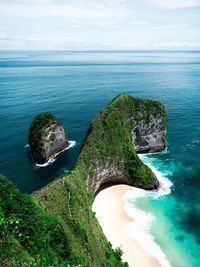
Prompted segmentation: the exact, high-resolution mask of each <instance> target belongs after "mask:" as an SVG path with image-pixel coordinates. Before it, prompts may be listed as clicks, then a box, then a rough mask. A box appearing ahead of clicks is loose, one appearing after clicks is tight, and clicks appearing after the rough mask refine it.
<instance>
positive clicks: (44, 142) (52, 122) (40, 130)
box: [29, 112, 69, 164]
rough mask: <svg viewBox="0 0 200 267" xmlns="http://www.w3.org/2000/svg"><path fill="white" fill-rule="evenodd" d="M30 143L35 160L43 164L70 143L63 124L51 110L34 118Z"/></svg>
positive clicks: (30, 132)
mask: <svg viewBox="0 0 200 267" xmlns="http://www.w3.org/2000/svg"><path fill="white" fill-rule="evenodd" d="M29 145H30V150H31V153H32V156H33V159H34V161H35V162H37V163H39V164H43V163H46V162H47V161H48V160H49V159H50V158H51V157H53V156H55V154H57V153H59V152H61V151H62V150H64V149H66V148H67V147H68V146H69V143H68V140H67V134H66V132H65V130H64V127H63V124H62V123H61V122H60V121H59V120H58V119H57V118H56V117H55V116H54V115H53V114H52V113H51V112H42V113H40V114H38V115H37V116H36V117H35V118H34V119H33V120H32V123H31V126H30V131H29Z"/></svg>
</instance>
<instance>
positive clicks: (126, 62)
mask: <svg viewBox="0 0 200 267" xmlns="http://www.w3.org/2000/svg"><path fill="white" fill-rule="evenodd" d="M121 92H126V93H128V94H130V95H132V96H137V97H142V98H148V99H157V100H160V101H162V103H163V104H164V105H165V108H166V111H167V114H168V129H167V152H166V153H161V154H153V155H148V156H146V155H145V156H143V157H142V160H143V161H144V162H146V163H147V164H150V166H151V167H153V168H155V169H156V170H157V171H159V173H160V175H161V176H164V177H165V178H167V179H168V180H169V181H171V183H172V186H171V187H170V189H169V190H170V191H169V192H168V194H163V195H162V196H160V197H155V195H153V194H146V195H144V196H143V197H140V198H138V199H137V200H135V199H132V201H131V199H130V206H131V205H134V206H136V207H137V208H138V209H139V210H140V211H143V214H146V216H150V217H151V218H152V219H151V227H150V228H149V230H148V231H149V237H151V238H153V242H154V243H156V244H157V245H158V247H159V249H160V250H161V251H162V252H163V253H164V255H165V257H166V259H167V261H168V262H169V263H170V265H171V266H173V267H199V266H200V52H198V51H188V52H187V51H171V52H169V51H126V52H121V51H115V52H109V51H104V52H98V51H87V52H84V51H80V52H69V51H68V52H67V51H59V52H58V51H48V52H47V51H46V52H39V51H18V52H17V51H13V52H10V51H1V52H0V173H1V174H3V175H5V176H7V177H8V178H9V179H10V180H11V181H13V183H14V184H16V185H17V187H18V188H20V189H21V190H22V191H24V192H27V193H31V192H33V191H34V190H37V189H39V188H41V187H43V186H45V185H46V184H48V183H49V182H51V181H52V180H53V179H55V177H57V176H60V175H63V174H64V173H66V172H68V171H70V170H71V169H72V168H73V165H74V163H75V161H76V158H77V156H78V153H79V150H80V147H81V144H82V142H83V139H84V137H85V134H86V131H87V128H88V126H89V123H90V121H91V120H92V118H94V116H95V115H96V114H97V112H99V111H100V110H101V109H102V108H103V107H104V105H105V104H107V103H108V101H110V100H111V99H112V98H113V97H114V96H116V95H117V94H119V93H121ZM41 111H51V112H53V113H54V114H55V115H56V116H57V117H58V118H59V119H60V120H61V121H62V122H63V123H64V125H65V129H66V131H67V132H68V136H69V140H72V141H76V145H75V146H73V147H72V148H71V149H69V150H66V151H65V152H63V153H62V154H60V155H59V156H57V158H56V160H55V161H54V162H53V163H52V164H50V165H48V166H46V167H38V166H35V164H34V163H33V162H32V160H31V157H30V154H29V151H28V148H27V142H28V132H29V126H30V123H31V120H32V118H33V117H34V116H35V115H36V114H37V113H38V112H41ZM130 231H131V229H130ZM147 242H148V240H147ZM150 246H151V245H150ZM148 249H149V248H148ZM152 250H153V248H152ZM160 250H159V251H157V250H155V251H156V252H155V253H160ZM160 257H161V258H162V259H163V257H164V256H163V254H161V256H160ZM161 261H162V260H161ZM163 264H164V263H163ZM163 266H165V265H163ZM166 266H167V265H166Z"/></svg>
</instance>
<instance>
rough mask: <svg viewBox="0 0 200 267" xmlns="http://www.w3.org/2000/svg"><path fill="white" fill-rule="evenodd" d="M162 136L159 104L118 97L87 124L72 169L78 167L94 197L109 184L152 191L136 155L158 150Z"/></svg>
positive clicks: (155, 184) (149, 177) (149, 174)
mask: <svg viewBox="0 0 200 267" xmlns="http://www.w3.org/2000/svg"><path fill="white" fill-rule="evenodd" d="M165 136H166V114H165V111H164V107H163V106H162V104H161V103H160V102H158V101H152V100H142V99H139V98H134V97H131V96H128V95H126V94H121V95H119V96H117V97H116V98H114V99H113V100H112V101H111V102H110V103H109V104H108V105H107V106H106V107H105V108H104V109H103V110H102V111H101V112H100V113H99V114H98V115H97V116H96V118H95V119H94V120H93V122H92V123H91V125H90V128H89V130H88V133H87V137H86V139H85V142H84V145H83V147H82V150H81V153H80V156H79V158H78V161H77V164H76V167H77V168H78V167H79V166H81V168H82V171H83V172H84V178H85V183H86V185H87V188H88V189H92V191H93V192H94V194H96V193H98V192H99V191H100V190H101V189H103V188H105V187H107V186H110V185H112V184H128V185H131V186H136V187H140V188H144V189H149V190H152V189H156V188H158V181H157V179H156V177H155V176H154V174H153V173H152V172H151V170H150V169H149V168H148V167H147V166H145V165H144V164H143V163H142V162H141V161H140V159H139V158H138V156H137V154H136V152H158V151H162V150H163V149H164V148H165V142H166V138H165ZM88 170H89V172H88ZM75 171H76V168H75Z"/></svg>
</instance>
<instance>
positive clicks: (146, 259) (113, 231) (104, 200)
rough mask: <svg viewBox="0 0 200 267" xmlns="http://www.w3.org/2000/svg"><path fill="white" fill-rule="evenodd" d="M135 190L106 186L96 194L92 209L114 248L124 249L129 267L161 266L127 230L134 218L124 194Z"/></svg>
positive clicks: (118, 186) (122, 186) (123, 186)
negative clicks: (127, 211)
mask: <svg viewBox="0 0 200 267" xmlns="http://www.w3.org/2000/svg"><path fill="white" fill-rule="evenodd" d="M133 190H134V188H133V187H131V186H128V185H115V186H112V187H109V188H106V189H104V190H102V191H101V192H100V193H99V194H98V195H97V196H96V198H95V200H94V203H93V206H92V209H93V211H94V212H95V213H96V217H97V219H98V221H99V223H100V225H101V227H102V230H103V232H104V234H105V236H106V237H107V239H108V241H109V242H110V243H111V244H112V246H113V248H115V249H116V248H117V247H120V248H121V249H122V252H123V255H122V260H123V261H126V262H128V264H129V267H141V266H142V267H161V266H162V265H161V264H160V263H159V261H158V260H157V259H156V258H154V257H153V256H151V255H149V254H148V253H146V252H145V251H144V250H143V249H142V248H141V247H140V246H139V244H138V243H137V242H136V241H135V240H134V239H133V238H131V236H130V235H129V234H128V233H127V231H126V230H125V228H126V227H125V226H126V225H128V224H129V223H131V222H133V221H134V219H133V218H132V217H130V216H129V215H128V214H127V213H126V211H125V209H124V207H125V204H126V201H125V200H124V196H125V194H126V193H127V192H129V191H133Z"/></svg>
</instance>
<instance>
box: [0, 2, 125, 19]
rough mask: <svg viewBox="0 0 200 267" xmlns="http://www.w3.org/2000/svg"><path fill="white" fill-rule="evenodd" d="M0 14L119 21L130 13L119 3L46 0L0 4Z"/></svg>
mask: <svg viewBox="0 0 200 267" xmlns="http://www.w3.org/2000/svg"><path fill="white" fill-rule="evenodd" d="M0 13H1V14H2V15H3V14H5V13H7V14H8V13H9V14H11V13H12V14H13V15H15V16H19V17H21V16H23V17H28V18H34V17H35V18H39V17H60V18H61V17H64V18H67V19H74V20H82V19H86V20H90V19H95V20H98V19H120V18H123V17H125V16H128V15H129V14H130V11H129V10H128V9H127V8H126V7H125V6H124V5H123V4H121V3H120V2H118V1H115V0H112V1H110V2H108V1H103V2H102V3H101V4H99V3H98V2H97V1H93V2H92V1H91V2H90V1H77V2H73V1H66V3H64V4H57V3H56V2H54V1H50V0H46V1H40V0H38V1H37V2H34V3H30V2H29V3H28V2H25V1H21V4H16V3H14V4H13V3H10V2H8V3H5V2H3V3H0Z"/></svg>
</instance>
